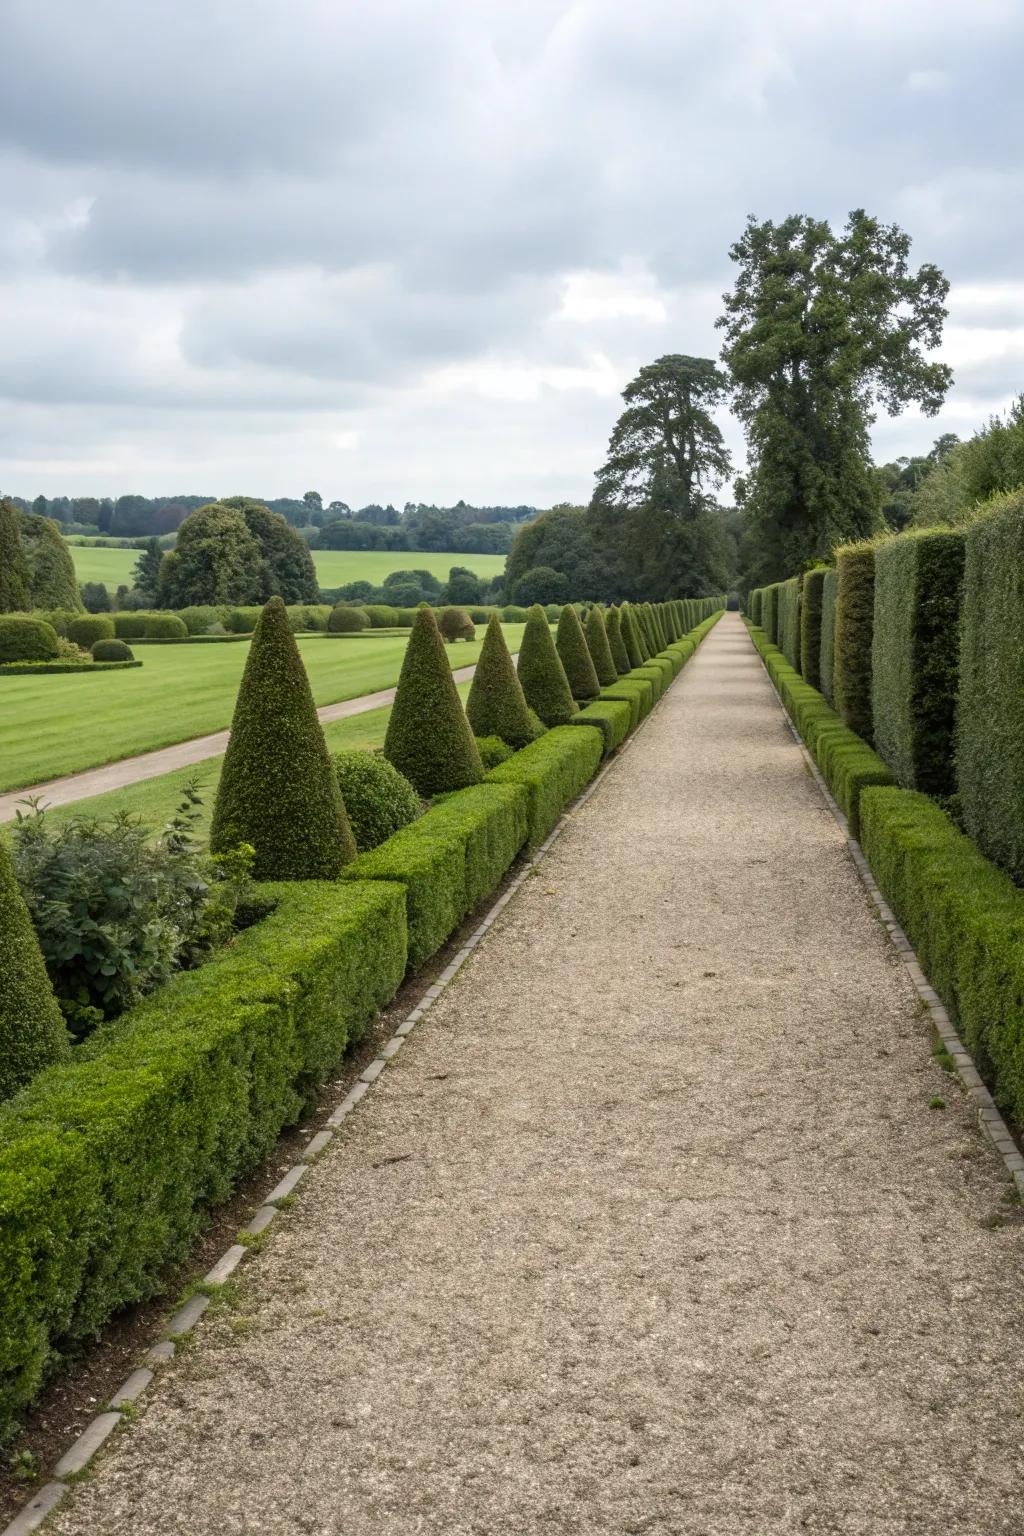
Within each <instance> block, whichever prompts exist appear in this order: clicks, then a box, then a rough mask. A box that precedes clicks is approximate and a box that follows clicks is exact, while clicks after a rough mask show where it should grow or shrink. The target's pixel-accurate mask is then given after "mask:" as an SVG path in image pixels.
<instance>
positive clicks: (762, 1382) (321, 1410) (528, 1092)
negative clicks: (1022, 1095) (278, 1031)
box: [53, 615, 1024, 1536]
mask: <svg viewBox="0 0 1024 1536" xmlns="http://www.w3.org/2000/svg"><path fill="white" fill-rule="evenodd" d="M935 1095H942V1096H943V1097H944V1098H945V1099H946V1100H947V1103H948V1107H947V1108H945V1109H940V1108H929V1101H930V1100H931V1099H932V1098H933V1096H935ZM1006 1190H1007V1182H1006V1179H1005V1177H1004V1175H1003V1173H1002V1171H1001V1166H1000V1165H999V1164H998V1163H997V1161H996V1158H995V1155H994V1154H993V1153H992V1152H990V1150H989V1149H988V1147H987V1145H986V1144H985V1143H984V1142H983V1141H982V1139H981V1136H980V1134H979V1133H978V1132H977V1130H976V1129H975V1127H974V1126H973V1125H972V1123H971V1118H970V1115H969V1113H968V1111H967V1109H966V1108H965V1106H964V1102H963V1100H962V1098H961V1096H960V1095H959V1092H958V1090H957V1088H956V1086H955V1083H954V1082H953V1081H952V1080H951V1079H949V1078H948V1077H947V1076H946V1075H945V1074H944V1073H943V1072H942V1071H941V1070H940V1068H939V1067H938V1066H937V1065H936V1064H935V1063H934V1062H933V1061H932V1059H931V1056H930V1047H929V1040H928V1037H927V1033H926V1029H925V1024H924V1021H923V1019H922V1017H921V1015H920V1014H919V1012H918V1010H917V1007H916V999H915V995H914V993H913V991H912V988H911V986H910V983H909V981H908V980H907V979H906V977H905V975H904V973H903V971H902V969H901V967H900V966H899V965H898V963H897V961H896V960H895V958H894V954H893V952H892V950H891V949H890V947H889V945H888V941H887V939H886V937H885V935H884V932H883V930H882V928H881V927H880V925H879V924H878V923H877V921H876V920H875V919H874V917H873V916H872V915H871V912H870V910H869V907H868V903H867V900H866V897H865V894H864V892H863V889H862V887H861V885H860V883H859V881H858V879H857V878H856V875H855V872H854V870H853V867H852V865H851V863H850V860H849V857H848V855H847V853H846V850H845V845H844V843H843V840H842V838H841V835H840V833H839V830H838V828H837V826H836V824H835V822H834V820H833V818H832V816H831V815H830V814H829V812H828V811H827V810H826V809H825V807H824V805H823V803H822V799H821V796H820V794H819V791H818V789H817V788H816V786H815V784H814V783H813V781H812V780H811V778H810V777H809V775H808V774H807V772H806V771H805V768H804V764H803V760H802V758H801V755H800V753H799V750H798V748H797V747H796V745H795V744H794V742H793V740H792V737H791V736H790V733H789V731H788V729H787V727H786V724H785V722H784V719H783V716H782V714H781V712H780V710H779V707H778V705H777V703H776V701H775V699H774V697H773V695H772V693H771V690H770V688H769V685H768V682H767V680H766V678H765V675H764V673H763V671H762V669H761V666H760V664H759V662H758V661H757V658H756V656H755V654H754V652H753V650H752V648H751V646H750V644H749V642H748V640H747V638H746V636H745V633H744V631H743V630H742V628H741V626H740V623H739V621H738V619H736V617H735V616H732V615H730V616H728V617H727V618H726V619H725V620H723V622H722V623H720V624H719V625H718V627H717V628H716V629H715V630H714V631H713V632H712V634H711V635H710V637H709V638H708V640H707V641H706V642H705V644H704V646H703V648H702V649H701V651H700V652H699V653H698V655H697V657H696V658H695V659H694V661H693V662H692V663H691V664H690V666H689V667H688V668H687V670H686V672H685V673H684V675H683V677H682V678H681V679H680V680H679V682H678V683H677V684H676V686H675V687H674V688H673V689H672V691H671V692H670V694H669V696H668V698H667V700H666V701H665V703H664V704H663V706H662V707H661V708H660V709H659V710H658V712H657V713H656V715H655V716H654V718H653V719H652V721H651V723H650V725H649V726H648V728H647V729H646V730H645V731H644V733H643V734H642V735H641V736H640V737H639V738H638V740H637V742H636V744H635V746H634V747H632V748H631V749H630V750H629V751H628V752H627V753H625V754H624V756H623V758H622V760H621V761H620V762H619V763H618V764H616V765H615V766H614V767H613V768H612V770H611V772H610V773H609V775H608V776H607V777H606V779H605V780H604V782H603V784H602V785H601V787H600V788H599V789H598V791H597V793H596V794H595V795H593V796H592V798H591V799H590V800H589V802H588V803H587V805H586V806H585V807H584V808H583V809H582V810H581V811H580V812H579V813H578V814H577V815H576V816H575V818H574V819H573V821H572V823H571V826H570V827H569V829H568V830H567V831H566V833H565V834H564V835H563V836H562V838H561V839H560V840H559V841H558V843H557V844H556V845H555V847H554V849H553V851H552V853H551V854H550V855H549V856H548V858H547V859H546V860H545V861H544V862H543V863H542V864H541V865H540V867H539V870H538V872H537V876H536V878H534V879H532V880H529V881H527V882H526V884H525V885H524V886H523V888H522V889H521V891H520V893H519V894H518V895H517V897H516V898H515V900H513V901H512V902H511V903H510V904H509V906H508V907H507V908H506V909H505V912H504V914H503V915H502V917H501V918H500V919H499V920H498V922H497V923H496V924H495V925H494V927H493V928H492V930H491V932H490V934H489V936H488V938H487V939H485V940H484V942H483V943H482V944H481V945H480V946H479V948H478V949H477V951H476V952H475V955H474V957H473V958H472V959H471V960H470V961H469V963H468V964H467V965H466V966H465V967H464V969H463V970H462V972H461V973H460V979H459V980H458V982H457V983H456V984H455V985H454V986H453V987H452V988H451V989H450V990H449V991H448V993H447V994H446V995H445V996H444V997H443V998H442V999H441V1001H440V1002H439V1003H438V1005H437V1006H436V1007H435V1008H434V1010H433V1012H432V1013H431V1014H430V1015H429V1017H428V1018H427V1019H426V1020H425V1021H424V1023H423V1024H422V1025H421V1026H420V1027H419V1028H418V1029H417V1031H416V1032H415V1033H414V1034H413V1036H412V1038H411V1040H410V1042H409V1043H408V1044H407V1045H406V1047H405V1049H404V1050H403V1051H402V1053H401V1055H400V1056H399V1057H398V1058H397V1061H396V1063H395V1065H394V1066H393V1067H390V1068H389V1069H388V1071H387V1072H386V1073H385V1075H384V1077H383V1078H382V1079H381V1081H380V1082H379V1083H378V1084H377V1086H376V1087H375V1088H374V1089H373V1091H372V1093H371V1094H370V1095H369V1096H368V1097H367V1098H366V1099H365V1100H364V1101H363V1104H362V1105H361V1106H360V1108H359V1109H358V1111H357V1112H356V1113H355V1114H354V1115H353V1116H352V1117H351V1118H350V1119H349V1120H348V1121H347V1122H346V1126H345V1129H344V1130H343V1131H342V1132H341V1135H340V1139H339V1141H338V1142H337V1143H336V1144H335V1145H334V1147H333V1148H332V1149H331V1150H330V1151H329V1152H328V1154H327V1156H326V1157H325V1159H324V1160H323V1161H322V1163H321V1164H320V1165H319V1166H318V1167H317V1168H316V1169H315V1170H314V1171H313V1172H312V1173H311V1174H310V1176H309V1178H308V1179H307V1181H306V1183H305V1184H304V1185H303V1186H302V1188H301V1190H300V1191H299V1193H298V1196H297V1198H296V1203H295V1208H294V1209H293V1210H292V1211H291V1212H290V1213H289V1214H288V1215H287V1216H286V1217H285V1218H283V1220H282V1223H281V1227H280V1230H276V1231H275V1233H274V1236H273V1239H272V1242H271V1244H270V1246H269V1248H268V1249H267V1251H266V1252H265V1253H263V1254H262V1255H260V1257H259V1258H258V1259H256V1260H255V1261H254V1262H253V1263H252V1266H251V1268H250V1269H249V1270H248V1272H244V1271H243V1274H244V1279H243V1281H242V1282H241V1283H242V1294H241V1298H240V1302H239V1305H237V1306H236V1307H234V1308H233V1309H229V1308H225V1309H224V1310H223V1311H221V1312H219V1313H218V1314H216V1316H215V1317H214V1319H213V1320H212V1321H211V1322H210V1323H209V1324H204V1325H203V1327H202V1329H201V1331H200V1334H199V1336H198V1338H197V1342H196V1345H195V1348H194V1349H193V1350H192V1351H190V1352H189V1353H188V1354H187V1355H186V1356H185V1357H184V1358H183V1359H181V1360H179V1362H178V1363H177V1364H176V1365H174V1366H173V1367H171V1368H169V1369H170V1379H165V1380H164V1382H163V1383H162V1384H161V1385H160V1386H159V1387H157V1388H156V1389H155V1394H154V1397H153V1400H152V1402H151V1404H150V1405H149V1406H148V1407H147V1408H146V1409H145V1410H144V1412H143V1414H142V1416H141V1418H140V1420H139V1421H138V1422H137V1423H136V1424H135V1425H134V1426H132V1427H131V1428H130V1429H128V1430H127V1431H125V1432H124V1433H123V1435H122V1437H121V1439H120V1441H119V1442H118V1443H116V1444H115V1445H114V1446H113V1447H112V1449H111V1451H110V1452H109V1454H108V1455H107V1456H106V1457H105V1458H104V1460H103V1462H102V1464H101V1465H100V1467H99V1470H98V1471H97V1473H96V1475H95V1477H94V1478H93V1479H92V1480H91V1481H90V1482H88V1483H87V1484H85V1485H83V1486H82V1487H81V1488H79V1489H77V1490H76V1491H75V1493H74V1494H73V1496H72V1499H71V1501H70V1503H69V1505H68V1506H67V1507H66V1508H65V1509H63V1510H62V1511H61V1512H59V1513H58V1515H57V1517H56V1519H55V1522H54V1525H53V1529H54V1530H55V1531H57V1532H59V1533H61V1536H86V1533H88V1536H114V1533H117V1536H121V1533H124V1536H127V1533H129V1532H131V1533H143V1536H146V1533H161V1536H162V1533H167V1536H171V1533H175V1536H177V1533H180V1532H189V1533H190V1536H235V1533H247V1536H257V1533H259V1536H267V1533H284V1532H288V1533H294V1532H301V1533H311V1536H369V1533H371V1532H372V1533H374V1536H381V1533H384V1536H392V1533H393V1536H412V1533H430V1536H434V1533H436V1536H441V1533H444V1536H463V1533H474V1536H527V1533H534V1532H551V1533H553V1536H561V1533H573V1536H590V1533H595V1532H597V1533H608V1536H624V1533H629V1536H669V1533H671V1536H677V1533H686V1536H690V1533H692V1536H719V1533H721V1536H739V1533H743V1536H766V1533H773V1536H774V1533H789V1532H793V1533H804V1532H808V1531H810V1532H841V1533H844V1536H847V1533H865V1536H867V1533H870V1536H882V1533H885V1536H889V1533H896V1532H899V1533H904V1532H914V1533H921V1536H925V1533H927V1536H938V1533H943V1536H944V1533H946V1532H956V1533H957V1536H974V1533H985V1536H988V1533H994V1532H1001V1533H1013V1536H1019V1533H1020V1532H1021V1531H1022V1530H1024V1513H1022V1509H1021V1503H1020V1490H1021V1486H1022V1477H1024V1455H1022V1446H1021V1410H1022V1408H1024V1330H1022V1327H1021V1322H1022V1317H1021V1298H1020V1293H1021V1285H1020V1276H1021V1265H1020V1261H1021V1256H1022V1243H1024V1232H1022V1229H1021V1228H1020V1227H1019V1226H1017V1225H1016V1223H1015V1222H1014V1221H1012V1220H1011V1221H1009V1222H1008V1223H1007V1224H1006V1225H998V1224H997V1213H999V1212H1000V1211H1001V1210H1002V1211H1005V1210H1006V1206H1005V1204H1004V1201H1005V1198H1006Z"/></svg>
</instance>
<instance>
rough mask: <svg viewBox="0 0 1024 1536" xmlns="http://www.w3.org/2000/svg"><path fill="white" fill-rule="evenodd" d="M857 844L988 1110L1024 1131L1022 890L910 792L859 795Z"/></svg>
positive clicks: (941, 815) (934, 808)
mask: <svg viewBox="0 0 1024 1536" xmlns="http://www.w3.org/2000/svg"><path fill="white" fill-rule="evenodd" d="M861 842H862V843H863V847H864V854H865V857H866V858H867V861H868V863H869V865H870V866H871V872H872V874H873V875H874V877H875V880H876V881H877V882H878V886H879V889H880V890H881V892H882V894H883V896H884V897H885V899H886V901H887V902H888V904H889V906H890V907H891V908H892V910H893V912H894V913H895V915H896V918H897V920H898V922H899V923H900V926H901V927H902V928H903V930H904V932H905V933H906V935H907V937H908V939H909V940H910V942H911V944H912V945H913V947H914V949H915V950H916V952H917V955H918V957H919V959H920V962H921V965H922V967H923V968H924V970H925V972H926V973H927V975H928V978H929V980H930V982H931V984H932V986H933V987H934V988H935V990H936V992H938V994H939V996H940V997H941V998H942V1000H943V1002H944V1003H945V1005H946V1007H947V1009H948V1010H949V1012H950V1015H951V1016H952V1018H953V1019H954V1020H955V1022H956V1025H957V1029H958V1031H959V1033H960V1037H961V1039H962V1040H963V1042H964V1045H965V1046H966V1048H967V1050H968V1051H969V1052H970V1054H971V1056H972V1057H973V1059H974V1062H975V1065H976V1066H977V1068H978V1071H979V1073H980V1074H981V1076H982V1077H983V1078H984V1080H985V1082H986V1083H987V1085H988V1087H989V1088H990V1090H991V1092H992V1094H993V1097H994V1098H995V1100H996V1103H997V1104H998V1105H999V1106H1000V1108H1001V1109H1003V1110H1005V1112H1006V1113H1007V1114H1008V1115H1009V1116H1010V1118H1011V1119H1012V1120H1013V1121H1014V1122H1015V1123H1016V1125H1017V1127H1018V1128H1024V945H1022V943H1021V938H1022V935H1024V891H1020V890H1018V889H1017V887H1016V886H1015V885H1014V884H1013V881H1012V880H1011V879H1010V878H1009V876H1008V875H1006V874H1004V873H1003V871H1002V870H1001V869H998V868H997V867H996V865H995V864H993V863H991V862H990V860H988V859H987V858H986V857H985V855H984V854H983V853H982V852H981V851H980V850H979V849H978V848H977V846H976V845H975V844H974V843H973V842H972V841H971V839H970V838H969V837H966V836H965V835H964V834H963V833H962V832H960V831H958V830H957V828H956V827H955V826H954V825H953V823H952V821H950V819H949V817H948V816H947V815H946V813H945V812H944V811H942V810H941V809H940V808H939V807H938V806H937V805H936V804H935V802H934V801H933V800H929V799H928V798H927V797H926V796H925V795H922V794H917V793H915V792H914V791H912V790H905V789H870V790H868V791H867V792H866V793H865V795H864V797H863V800H862V803H861Z"/></svg>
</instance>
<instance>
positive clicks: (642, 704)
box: [601, 673, 654, 730]
mask: <svg viewBox="0 0 1024 1536" xmlns="http://www.w3.org/2000/svg"><path fill="white" fill-rule="evenodd" d="M601 698H602V699H621V700H622V701H623V702H625V703H627V704H628V705H629V707H630V710H631V711H635V713H634V716H633V721H632V728H633V729H634V730H635V728H636V727H637V725H639V723H640V721H641V720H643V719H644V717H645V716H646V715H649V714H650V712H651V710H652V709H653V707H654V688H653V687H652V685H651V683H650V681H649V680H648V679H647V678H643V677H632V676H630V674H628V673H627V674H626V676H625V677H620V678H619V680H618V682H617V683H612V685H611V687H610V688H602V689H601Z"/></svg>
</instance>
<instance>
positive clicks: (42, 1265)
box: [0, 732, 583, 1433]
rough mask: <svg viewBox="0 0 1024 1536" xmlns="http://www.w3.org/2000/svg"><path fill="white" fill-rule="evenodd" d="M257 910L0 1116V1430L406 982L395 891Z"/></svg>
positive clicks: (286, 896)
mask: <svg viewBox="0 0 1024 1536" xmlns="http://www.w3.org/2000/svg"><path fill="white" fill-rule="evenodd" d="M580 734H581V735H582V734H583V733H582V732H581V733H580ZM262 894H263V895H264V896H266V897H267V898H268V899H270V900H271V901H273V902H275V903H276V909H275V910H274V912H273V913H272V915H271V916H269V917H267V918H265V919H264V921H262V922H260V923H258V924H256V925H255V926H254V927H252V928H250V929H248V930H246V931H245V932H244V933H241V934H239V936H238V938H237V939H236V940H235V942H234V944H232V945H231V946H230V947H228V948H227V949H224V950H221V951H219V952H218V953H217V954H216V955H215V956H213V957H212V958H211V959H210V960H209V961H208V962H207V964H206V965H204V966H202V967H201V969H199V970H196V971H188V972H184V973H182V974H180V975H178V976H177V977H176V978H175V979H174V980H173V981H171V982H169V983H168V985H167V986H165V987H162V988H161V989H160V991H159V992H157V993H155V994H154V995H153V996H152V997H151V998H149V999H148V1000H147V1001H146V1002H145V1003H143V1004H142V1005H141V1006H140V1007H138V1008H136V1009H133V1010H132V1011H131V1012H129V1013H127V1014H124V1015H122V1017H121V1018H120V1019H118V1020H116V1021H114V1022H113V1023H111V1024H107V1025H104V1026H103V1027H102V1028H101V1029H99V1030H97V1031H96V1033H95V1034H94V1035H93V1036H92V1037H91V1038H90V1040H89V1041H88V1042H87V1043H86V1044H85V1045H83V1046H80V1047H79V1049H78V1051H77V1052H76V1054H75V1059H74V1060H73V1062H71V1063H70V1064H69V1065H66V1066H55V1067H52V1068H49V1069H47V1070H46V1071H44V1072H41V1073H40V1074H39V1076H38V1077H36V1078H35V1079H34V1080H33V1082H32V1083H31V1084H29V1086H28V1087H27V1088H24V1089H23V1090H22V1091H21V1092H20V1093H19V1094H16V1095H15V1097H14V1098H13V1099H11V1100H9V1101H8V1103H6V1104H4V1105H3V1106H0V1211H2V1212H3V1215H4V1245H3V1251H2V1259H0V1433H4V1432H7V1433H9V1432H10V1431H11V1430H12V1428H13V1425H14V1421H15V1419H16V1416H17V1414H18V1412H19V1410H21V1409H22V1408H23V1407H24V1405H25V1404H26V1403H27V1402H28V1401H29V1400H30V1399H31V1397H32V1396H33V1394H34V1393H35V1391H36V1390H37V1389H38V1387H39V1385H40V1383H41V1381H42V1379H43V1377H44V1375H45V1374H46V1372H47V1370H48V1368H49V1367H50V1365H51V1363H52V1362H53V1361H54V1359H55V1358H56V1356H57V1355H58V1354H59V1352H61V1351H68V1350H73V1349H74V1347H75V1346H76V1345H79V1344H80V1343H82V1342H83V1341H84V1340H86V1339H89V1338H92V1337H94V1336H95V1334H96V1333H97V1331H98V1330H99V1329H100V1328H101V1327H102V1326H103V1324H104V1323H105V1322H106V1321H107V1320H108V1319H109V1318H110V1317H111V1316H112V1315H113V1313H114V1312H116V1311H118V1310H119V1309H120V1308H122V1307H125V1306H128V1305H130V1304H131V1303H133V1302H137V1301H140V1300H143V1299H145V1298H146V1297H149V1296H152V1295H154V1294H157V1293H158V1292H159V1291H160V1290H161V1287H162V1285H163V1283H164V1277H165V1274H166V1269H167V1266H168V1264H170V1263H173V1262H175V1261H177V1260H180V1259H182V1258H183V1257H184V1256H185V1255H186V1254H187V1252H188V1250H189V1247H190V1245H191V1243H192V1241H193V1240H194V1238H195V1236H196V1233H197V1232H198V1231H199V1229H200V1228H201V1226H202V1224H203V1221H204V1219H205V1215H206V1213H207V1211H209V1209H210V1208H211V1207H212V1206H215V1205H216V1204H218V1203H219V1202H221V1201H223V1200H225V1199H227V1197H228V1196H229V1195H230V1194H231V1192H232V1190H233V1188H234V1186H235V1185H236V1183H237V1182H238V1180H239V1178H240V1177H241V1176H242V1175H244V1174H246V1173H248V1172H250V1171H252V1170H253V1169H255V1168H257V1167H258V1166H259V1165H260V1163H261V1162H262V1161H263V1160H264V1159H265V1158H266V1156H267V1154H268V1153H269V1152H270V1150H271V1149H272V1147H273V1145H274V1142H275V1141H276V1139H277V1137H278V1135H279V1134H280V1132H281V1130H282V1129H283V1127H285V1126H287V1125H290V1124H293V1123H295V1122H296V1121H297V1120H298V1119H299V1117H300V1115H302V1113H303V1112H304V1110H305V1107H306V1106H307V1104H308V1103H309V1102H310V1100H311V1098H312V1095H313V1092H314V1090H315V1089H316V1087H317V1086H318V1085H319V1084H320V1083H322V1082H323V1081H324V1079H325V1077H326V1076H327V1074H328V1073H329V1072H331V1071H332V1070H333V1069H334V1067H335V1066H336V1065H337V1063H338V1061H339V1060H340V1058H341V1056H342V1053H343V1052H344V1050H345V1047H346V1045H347V1044H348V1043H349V1042H350V1041H352V1040H354V1039H357V1038H358V1037H359V1035H360V1033H361V1032H362V1031H363V1029H364V1028H365V1026H366V1023H367V1022H368V1020H369V1019H370V1018H371V1017H372V1016H373V1014H374V1013H375V1012H376V1011H377V1010H378V1009H379V1008H380V1007H382V1006H383V1005H384V1004H385V1003H387V1002H388V1001H390V999H391V998H392V997H393V996H394V994H395V992H396V990H397V989H398V986H399V985H400V983H401V979H402V975H403V973H404V971H405V963H406V931H405V910H404V903H403V900H402V893H401V890H400V889H399V888H398V887H397V886H393V885H388V884H384V883H376V882H367V883H363V884H352V883H349V882H347V881H346V882H336V881H318V882H311V883H309V884H305V883H301V882H294V883H288V884H285V885H277V886H269V887H263V888H262Z"/></svg>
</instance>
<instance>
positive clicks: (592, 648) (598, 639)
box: [584, 604, 629, 688]
mask: <svg viewBox="0 0 1024 1536" xmlns="http://www.w3.org/2000/svg"><path fill="white" fill-rule="evenodd" d="M584 636H585V638H586V642H587V650H588V651H589V652H590V659H591V661H592V662H593V663H594V671H595V672H596V673H597V681H598V683H599V684H600V686H601V687H602V688H608V687H609V686H610V685H611V684H612V683H614V681H615V679H616V678H617V677H618V675H619V669H618V667H617V666H616V665H615V662H614V660H613V658H612V649H611V646H610V645H609V643H608V631H607V629H606V628H605V622H604V614H603V613H602V612H601V610H600V608H598V607H597V605H596V604H595V606H594V607H593V608H591V610H590V612H589V613H588V614H587V627H586V629H585V630H584ZM626 671H627V672H628V671H629V668H628V667H627V668H626Z"/></svg>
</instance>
